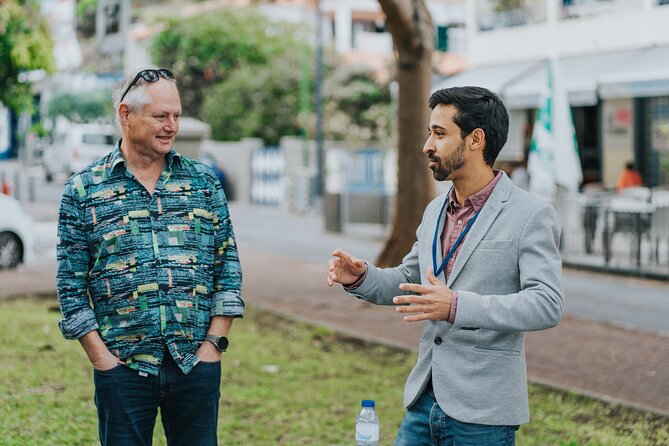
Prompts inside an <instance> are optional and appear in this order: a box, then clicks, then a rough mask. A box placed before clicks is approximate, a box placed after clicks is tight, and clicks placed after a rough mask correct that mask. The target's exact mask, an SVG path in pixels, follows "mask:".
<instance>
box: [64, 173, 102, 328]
mask: <svg viewBox="0 0 669 446" xmlns="http://www.w3.org/2000/svg"><path fill="white" fill-rule="evenodd" d="M83 195H84V186H83V184H82V183H81V179H80V177H74V178H73V179H71V180H70V181H68V183H67V184H66V185H65V191H64V193H63V198H62V200H61V204H60V213H59V216H58V245H57V258H58V273H57V280H56V285H57V292H58V303H59V305H60V311H61V313H62V315H63V319H61V320H60V321H58V326H59V327H60V330H61V332H62V333H63V336H64V337H65V339H78V338H80V337H82V336H83V335H85V334H86V333H88V332H90V331H93V330H97V329H98V322H97V320H96V317H95V312H94V311H93V308H91V304H90V299H89V297H88V271H89V264H90V261H89V260H90V259H89V251H88V244H87V238H86V233H85V227H84V215H83V214H84V212H83V206H82V204H81V203H82V198H83Z"/></svg>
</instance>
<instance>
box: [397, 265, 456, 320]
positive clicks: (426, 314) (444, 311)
mask: <svg viewBox="0 0 669 446" xmlns="http://www.w3.org/2000/svg"><path fill="white" fill-rule="evenodd" d="M427 280H428V282H429V283H430V284H429V285H420V284H416V283H403V284H401V285H400V289H401V290H403V291H413V292H414V293H418V295H417V296H412V295H403V296H395V297H394V298H393V302H394V303H396V304H407V303H408V304H410V305H401V306H399V307H395V310H396V311H397V312H398V313H418V314H415V315H412V316H404V320H405V321H408V322H416V321H424V320H432V321H445V320H448V316H449V314H450V312H451V298H452V296H453V292H452V291H451V289H450V288H448V287H447V286H446V284H444V283H443V282H441V281H440V280H439V279H437V278H436V277H435V276H434V272H433V271H432V268H429V269H428V270H427Z"/></svg>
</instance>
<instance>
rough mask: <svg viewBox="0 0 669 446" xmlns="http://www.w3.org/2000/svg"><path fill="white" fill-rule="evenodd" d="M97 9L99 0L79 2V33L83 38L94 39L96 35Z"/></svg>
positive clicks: (82, 0) (81, 0)
mask: <svg viewBox="0 0 669 446" xmlns="http://www.w3.org/2000/svg"><path fill="white" fill-rule="evenodd" d="M97 7H98V2H97V0H79V1H77V31H78V32H79V34H80V35H81V36H82V37H93V36H94V35H95V19H96V17H95V15H96V10H97Z"/></svg>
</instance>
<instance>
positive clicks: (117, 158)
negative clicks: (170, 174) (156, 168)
mask: <svg viewBox="0 0 669 446" xmlns="http://www.w3.org/2000/svg"><path fill="white" fill-rule="evenodd" d="M122 141H123V139H119V140H118V141H117V142H116V146H115V147H114V150H112V152H111V154H110V159H109V165H110V166H111V171H112V172H113V171H114V169H115V168H116V166H118V165H120V164H123V165H124V166H125V160H124V159H123V154H122V153H121V142H122ZM166 159H167V168H168V169H171V168H172V165H173V164H174V161H175V160H176V161H177V162H178V163H181V154H180V153H179V152H177V151H175V150H174V148H172V149H170V153H168V154H167V155H166Z"/></svg>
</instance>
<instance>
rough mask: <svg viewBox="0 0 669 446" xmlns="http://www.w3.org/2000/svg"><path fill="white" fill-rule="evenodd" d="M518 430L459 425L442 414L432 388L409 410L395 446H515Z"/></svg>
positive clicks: (513, 427) (516, 428)
mask: <svg viewBox="0 0 669 446" xmlns="http://www.w3.org/2000/svg"><path fill="white" fill-rule="evenodd" d="M517 430H518V426H488V425H484V424H471V423H463V422H461V421H457V420H455V419H453V418H451V417H449V416H448V415H446V414H445V413H444V411H443V410H441V407H439V404H437V401H436V399H435V398H434V393H433V392H432V390H431V387H429V388H428V390H427V391H425V392H423V394H422V395H421V396H420V398H419V399H418V401H416V403H414V405H413V406H411V407H410V408H409V409H408V410H407V413H406V415H405V416H404V420H402V425H401V426H400V430H399V432H398V433H397V439H396V440H395V446H423V445H424V446H514V445H515V443H516V440H515V437H516V431H517Z"/></svg>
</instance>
